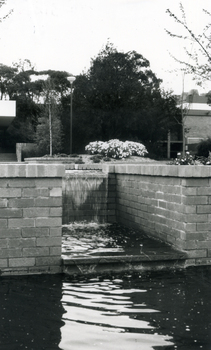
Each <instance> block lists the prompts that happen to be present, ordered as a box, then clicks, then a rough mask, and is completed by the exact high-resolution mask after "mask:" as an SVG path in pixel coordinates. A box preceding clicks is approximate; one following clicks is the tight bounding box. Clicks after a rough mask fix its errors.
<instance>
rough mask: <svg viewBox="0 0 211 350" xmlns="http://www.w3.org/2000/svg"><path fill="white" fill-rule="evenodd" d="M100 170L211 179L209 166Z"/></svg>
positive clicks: (150, 166)
mask: <svg viewBox="0 0 211 350" xmlns="http://www.w3.org/2000/svg"><path fill="white" fill-rule="evenodd" d="M102 170H103V171H104V172H107V173H115V174H135V175H148V176H169V177H183V178H184V177H185V178H201V177H203V178H205V177H211V166H209V165H163V164H156V165H154V164H143V165H134V164H133V165H130V164H128V165H107V164H104V165H103V166H102Z"/></svg>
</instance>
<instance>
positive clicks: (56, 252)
mask: <svg viewBox="0 0 211 350" xmlns="http://www.w3.org/2000/svg"><path fill="white" fill-rule="evenodd" d="M61 253H62V248H61V246H60V247H50V255H51V256H61Z"/></svg>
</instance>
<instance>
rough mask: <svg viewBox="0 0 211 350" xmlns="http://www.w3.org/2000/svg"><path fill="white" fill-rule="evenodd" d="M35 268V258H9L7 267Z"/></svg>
mask: <svg viewBox="0 0 211 350" xmlns="http://www.w3.org/2000/svg"><path fill="white" fill-rule="evenodd" d="M30 266H35V258H14V259H13V258H11V259H9V267H30Z"/></svg>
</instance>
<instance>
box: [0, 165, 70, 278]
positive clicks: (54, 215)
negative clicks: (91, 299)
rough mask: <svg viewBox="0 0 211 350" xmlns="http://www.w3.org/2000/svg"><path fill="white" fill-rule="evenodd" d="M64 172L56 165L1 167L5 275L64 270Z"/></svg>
mask: <svg viewBox="0 0 211 350" xmlns="http://www.w3.org/2000/svg"><path fill="white" fill-rule="evenodd" d="M17 168H18V169H17ZM12 170H13V171H12ZM33 170H34V174H35V177H31V176H33ZM50 173H51V174H50ZM62 173H63V171H62V169H61V168H59V169H58V168H57V169H55V167H54V168H53V167H52V166H51V169H49V167H46V166H43V165H42V166H41V167H40V166H38V167H37V166H31V165H30V166H26V165H23V166H22V165H12V167H11V164H10V165H2V166H1V177H0V247H1V249H0V272H1V274H2V275H9V274H12V275H14V274H33V273H57V272H61V235H62V177H61V176H62ZM18 174H20V175H22V174H24V175H25V177H19V176H18ZM8 175H10V176H8Z"/></svg>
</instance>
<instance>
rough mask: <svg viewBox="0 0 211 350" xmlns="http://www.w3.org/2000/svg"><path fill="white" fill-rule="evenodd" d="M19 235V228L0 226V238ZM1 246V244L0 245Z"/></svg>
mask: <svg viewBox="0 0 211 350" xmlns="http://www.w3.org/2000/svg"><path fill="white" fill-rule="evenodd" d="M11 237H21V229H20V228H14V229H11V228H10V229H8V228H0V238H11ZM0 246H1V245H0Z"/></svg>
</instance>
